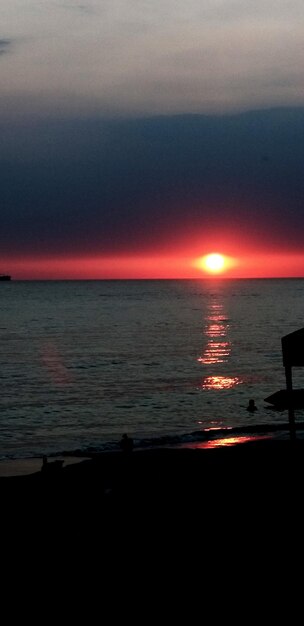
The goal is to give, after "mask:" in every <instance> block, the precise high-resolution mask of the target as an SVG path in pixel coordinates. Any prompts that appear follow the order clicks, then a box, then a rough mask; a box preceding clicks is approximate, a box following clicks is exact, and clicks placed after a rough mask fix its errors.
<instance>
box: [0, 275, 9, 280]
mask: <svg viewBox="0 0 304 626" xmlns="http://www.w3.org/2000/svg"><path fill="white" fill-rule="evenodd" d="M0 280H11V276H10V275H9V274H0Z"/></svg>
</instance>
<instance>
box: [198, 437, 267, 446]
mask: <svg viewBox="0 0 304 626" xmlns="http://www.w3.org/2000/svg"><path fill="white" fill-rule="evenodd" d="M270 438H271V437H270V435H250V436H249V435H248V436H246V435H240V436H239V437H237V436H236V437H222V438H221V439H214V440H212V441H204V442H201V443H198V444H195V445H194V446H193V447H194V448H201V449H204V450H210V449H211V450H213V449H214V448H226V447H229V446H236V445H238V444H239V443H248V442H254V441H261V439H270Z"/></svg>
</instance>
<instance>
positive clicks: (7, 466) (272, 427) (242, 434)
mask: <svg viewBox="0 0 304 626" xmlns="http://www.w3.org/2000/svg"><path fill="white" fill-rule="evenodd" d="M296 431H297V438H298V439H301V438H302V437H304V422H299V423H298V424H296ZM302 431H303V432H302ZM192 436H193V438H192ZM289 438H290V431H289V424H288V423H287V422H280V423H278V424H245V425H242V426H234V427H229V426H228V427H226V428H225V427H224V428H223V427H219V428H205V429H203V430H201V431H194V432H191V433H184V434H180V435H179V434H177V435H164V436H155V437H154V438H152V437H151V438H149V437H148V438H143V441H144V442H145V445H141V444H140V443H139V444H136V445H135V450H136V451H145V450H158V449H163V448H168V449H171V448H176V449H179V448H189V449H213V448H219V447H225V446H238V445H242V444H243V443H247V442H248V443H250V442H251V441H259V440H263V439H268V440H272V439H274V440H276V439H284V440H288V439H289ZM111 443H113V442H111ZM119 450H120V448H119V442H115V444H114V447H113V446H112V447H109V448H107V447H105V449H104V450H103V449H100V450H98V449H97V448H96V449H94V448H88V449H86V450H71V451H68V450H66V451H65V452H62V453H60V452H58V453H57V454H56V453H52V454H48V455H47V456H48V459H49V460H50V461H52V460H63V461H64V467H66V466H67V465H70V464H74V463H79V462H80V461H82V460H86V459H92V458H94V457H96V456H98V455H103V454H108V453H110V452H113V453H115V452H119ZM42 458H43V454H39V455H36V456H34V457H31V456H26V457H16V458H4V459H0V478H1V477H9V476H21V475H30V474H32V473H35V472H39V471H40V469H41V465H42Z"/></svg>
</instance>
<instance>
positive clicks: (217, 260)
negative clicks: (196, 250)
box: [204, 254, 225, 273]
mask: <svg viewBox="0 0 304 626" xmlns="http://www.w3.org/2000/svg"><path fill="white" fill-rule="evenodd" d="M204 267H205V269H206V270H207V272H214V273H217V272H222V271H223V269H224V268H225V257H223V255H222V254H207V256H206V257H204Z"/></svg>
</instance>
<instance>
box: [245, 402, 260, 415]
mask: <svg viewBox="0 0 304 626" xmlns="http://www.w3.org/2000/svg"><path fill="white" fill-rule="evenodd" d="M257 408H258V407H257V406H255V404H254V400H249V403H248V406H247V411H250V413H254V412H255V411H257Z"/></svg>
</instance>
